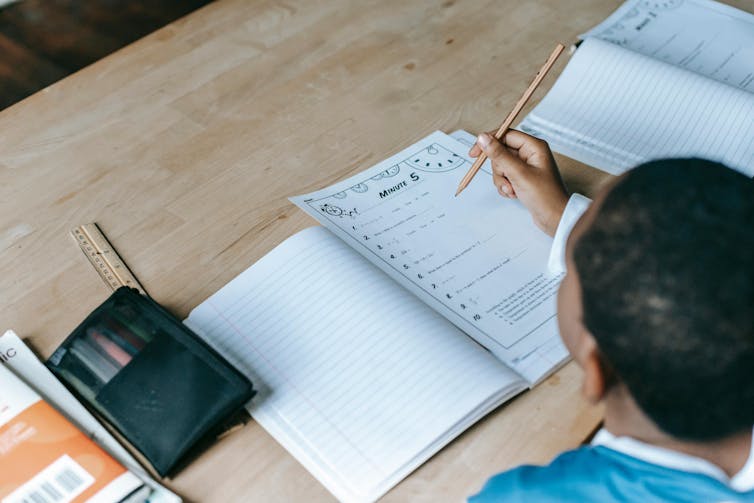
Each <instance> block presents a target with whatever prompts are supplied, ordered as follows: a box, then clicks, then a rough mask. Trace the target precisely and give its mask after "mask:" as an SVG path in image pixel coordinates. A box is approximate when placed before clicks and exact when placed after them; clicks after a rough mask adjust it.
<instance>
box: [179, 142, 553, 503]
mask: <svg viewBox="0 0 754 503" xmlns="http://www.w3.org/2000/svg"><path fill="white" fill-rule="evenodd" d="M473 138H474V137H473V136H471V135H469V134H468V133H465V132H463V131H459V132H456V133H454V137H452V136H449V135H446V134H444V133H442V132H439V131H438V132H435V133H432V134H431V135H429V136H427V137H426V138H423V139H422V140H420V141H418V142H417V143H415V144H413V145H411V146H410V147H408V148H406V149H405V150H403V151H401V152H399V153H398V154H396V155H394V156H392V157H390V158H388V159H386V160H384V161H382V162H380V163H378V164H377V165H375V166H373V167H371V168H369V169H367V170H365V171H363V172H361V173H359V174H357V175H355V176H353V177H350V178H348V179H347V180H344V181H341V182H339V183H336V184H334V185H332V186H330V187H327V188H325V189H322V190H319V191H316V192H313V193H310V194H306V195H302V196H297V197H293V198H292V201H293V202H294V203H295V204H297V205H298V206H299V207H300V208H301V209H302V210H303V211H305V212H306V213H308V214H309V215H311V216H313V217H314V218H315V219H316V220H318V221H319V222H320V223H321V224H322V226H320V227H311V228H308V229H305V230H303V231H301V232H299V233H298V234H295V235H294V236H292V237H290V238H289V239H287V240H286V241H284V242H283V243H282V244H280V245H279V246H278V247H277V248H275V249H274V250H272V251H271V252H270V253H268V254H267V255H265V256H264V257H262V258H261V259H260V260H259V261H258V262H256V263H255V264H254V265H252V266H251V267H249V268H248V269H247V270H245V271H244V272H243V273H241V274H240V275H239V276H238V277H236V278H235V279H233V280H232V281H230V282H229V283H228V284H227V285H225V286H224V287H223V288H221V289H220V290H219V291H218V292H216V293H215V294H213V295H212V296H211V297H209V298H208V299H207V300H206V301H204V302H202V303H201V304H200V305H199V306H197V307H196V308H195V309H194V310H192V311H191V313H190V314H189V316H188V318H187V319H186V320H185V323H186V324H187V325H188V326H189V327H190V328H192V329H193V330H194V331H195V332H196V333H197V334H198V335H199V336H201V337H203V338H204V339H205V340H206V341H207V342H208V343H209V344H210V345H211V346H213V347H214V348H215V349H216V350H217V351H218V352H220V353H221V354H222V355H223V356H224V357H225V358H226V359H228V360H229V361H230V362H231V363H233V364H234V365H236V367H237V368H238V369H240V370H241V371H242V372H244V373H246V374H247V375H248V376H249V377H250V378H251V379H252V381H253V382H255V383H258V384H259V388H260V391H259V395H258V397H257V398H256V399H255V400H254V401H253V402H252V403H251V404H249V411H250V413H251V415H252V417H253V418H254V419H255V420H256V421H257V422H258V423H259V424H260V425H261V426H262V427H264V428H265V429H266V430H267V431H268V432H269V433H270V434H271V435H272V436H273V437H274V438H275V439H276V440H277V441H278V442H279V443H280V444H282V445H283V447H285V448H286V449H287V450H288V451H289V452H290V453H291V454H292V455H293V456H295V457H296V458H297V459H298V460H299V461H300V462H301V463H302V464H303V465H304V467H306V468H307V469H308V470H309V471H310V472H311V473H312V474H313V475H314V476H315V477H316V478H317V479H318V480H319V481H320V482H321V483H322V484H323V485H324V486H325V487H327V489H329V490H330V491H331V492H332V493H333V494H334V495H335V496H336V497H337V498H338V499H340V500H342V501H373V500H375V499H377V498H378V497H380V496H381V495H383V494H384V493H385V492H387V491H388V490H389V489H390V488H391V487H393V486H394V485H395V484H397V483H398V482H399V481H400V480H401V479H403V478H404V477H406V476H407V475H408V474H409V473H410V472H411V471H413V470H414V469H416V468H417V467H418V466H420V465H421V464H422V463H423V462H424V461H426V460H427V459H428V458H429V457H431V456H432V455H433V454H434V453H435V452H437V451H438V450H439V449H441V448H442V447H443V446H444V445H445V444H447V443H448V442H450V440H452V439H453V438H455V437H456V436H457V435H459V434H460V433H461V432H463V431H464V430H465V429H467V428H468V427H469V426H470V425H472V424H473V423H474V422H476V421H477V420H479V419H480V418H481V417H483V416H484V415H485V414H487V413H489V412H490V411H491V410H493V409H494V408H495V407H497V406H499V405H500V404H502V403H503V402H505V401H506V400H508V399H510V398H511V397H513V396H514V395H516V394H518V393H520V392H521V391H523V390H525V389H527V388H529V387H530V386H533V385H535V384H536V383H538V382H539V381H541V380H542V379H543V378H544V377H546V376H547V375H548V374H549V373H551V372H552V371H553V370H555V369H556V368H557V367H558V366H560V365H561V364H562V363H564V362H565V361H566V360H567V358H568V354H567V351H566V350H565V348H564V347H563V345H562V343H561V341H560V338H559V335H558V330H557V323H556V299H555V296H556V292H557V288H558V285H559V282H560V279H561V275H560V274H551V273H550V272H548V270H547V259H548V255H549V250H550V245H551V239H550V238H549V237H548V236H546V235H545V234H544V233H542V232H540V231H539V230H538V229H537V228H536V227H535V226H534V224H533V223H532V220H531V217H530V215H529V214H528V212H527V211H526V209H525V208H524V207H523V206H522V205H521V204H520V203H519V202H518V201H516V200H510V199H504V198H501V197H500V196H499V195H498V194H497V192H496V191H495V190H494V187H493V186H492V181H491V172H490V166H489V162H488V163H487V164H486V165H484V166H483V167H482V170H481V171H480V173H479V174H478V175H477V177H476V178H475V179H474V181H473V183H472V184H471V185H469V187H468V188H467V189H466V190H465V191H464V193H463V194H462V196H461V197H458V198H455V197H454V193H455V189H456V187H457V185H458V181H459V180H460V179H461V177H462V176H463V174H464V173H466V171H467V170H468V168H469V167H470V166H471V164H472V163H471V159H469V158H468V157H467V152H468V150H469V147H468V143H469V142H470V141H471V142H473ZM463 142H466V144H464V143H463Z"/></svg>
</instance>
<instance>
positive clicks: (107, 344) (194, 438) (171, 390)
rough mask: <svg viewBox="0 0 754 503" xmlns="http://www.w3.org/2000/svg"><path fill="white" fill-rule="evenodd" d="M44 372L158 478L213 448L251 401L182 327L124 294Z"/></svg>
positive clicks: (244, 383)
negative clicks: (198, 452) (230, 421)
mask: <svg viewBox="0 0 754 503" xmlns="http://www.w3.org/2000/svg"><path fill="white" fill-rule="evenodd" d="M47 366H48V367H49V368H50V369H51V370H52V372H53V373H55V375H56V376H58V378H60V379H61V380H62V381H63V382H64V383H65V384H66V386H68V387H69V388H70V389H71V390H72V391H73V392H74V394H76V395H77V396H78V398H79V399H80V400H82V401H83V402H84V403H85V404H87V405H88V407H89V408H90V409H92V410H93V411H94V412H95V413H97V414H98V415H99V416H100V417H101V418H102V419H104V421H105V422H106V423H108V424H109V426H111V427H112V429H114V430H115V431H116V432H117V434H118V436H119V437H120V438H121V439H122V440H125V443H126V444H127V446H130V447H131V448H132V450H133V449H135V450H136V451H138V452H137V453H136V454H137V457H139V459H140V460H142V461H143V462H146V464H147V467H148V468H151V469H152V470H153V471H154V472H156V473H157V474H158V475H159V476H161V477H164V476H168V475H171V474H173V473H174V472H175V471H176V470H177V469H178V468H179V467H180V466H182V465H183V464H184V462H185V461H186V460H187V458H189V457H190V454H192V453H195V452H196V450H197V449H199V450H200V449H201V448H202V447H204V446H205V445H206V444H208V443H209V442H211V441H212V440H214V438H215V437H216V436H217V434H219V433H221V432H222V429H223V428H224V427H225V426H227V420H228V419H229V418H231V417H232V416H233V415H235V414H237V413H238V412H239V411H240V410H241V409H242V408H243V406H244V404H246V403H247V402H248V401H249V400H250V399H251V398H252V396H253V395H254V389H253V387H252V384H251V382H249V380H248V379H247V378H246V377H245V376H243V375H242V374H241V373H240V372H238V371H237V370H236V369H235V368H233V367H232V366H231V365H230V364H229V363H228V362H227V361H226V360H224V359H223V358H222V357H221V356H220V355H219V354H217V353H216V352H215V351H214V350H213V349H211V348H210V347H209V346H207V345H206V344H205V343H204V342H203V341H202V340H201V339H199V338H198V337H197V336H196V335H195V334H194V333H193V332H192V331H191V330H190V329H189V328H188V327H186V326H185V325H184V324H183V323H181V322H180V321H179V320H178V319H176V318H175V317H174V316H173V315H171V314H170V313H169V312H168V311H166V310H165V309H164V308H163V307H162V306H160V305H159V304H158V303H156V302H155V301H153V300H152V299H150V298H149V297H146V296H143V295H141V294H139V292H138V291H137V290H135V289H131V288H127V287H122V288H119V289H118V290H116V291H115V292H114V293H113V294H112V295H111V296H110V297H109V298H108V299H107V300H106V301H105V302H104V303H103V304H102V305H101V306H99V307H98V308H97V309H95V310H94V311H93V312H92V313H91V314H90V315H89V316H88V317H87V318H86V319H85V320H84V322H83V323H81V324H80V325H79V326H78V327H77V328H76V330H74V331H73V333H72V334H71V335H70V336H69V337H68V338H67V339H66V340H65V341H64V342H63V344H61V345H60V347H59V348H58V349H57V350H56V351H55V352H54V353H53V355H52V356H51V357H50V359H49V360H48V361H47ZM139 454H140V456H139Z"/></svg>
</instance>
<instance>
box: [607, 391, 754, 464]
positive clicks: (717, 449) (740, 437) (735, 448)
mask: <svg viewBox="0 0 754 503" xmlns="http://www.w3.org/2000/svg"><path fill="white" fill-rule="evenodd" d="M605 429H606V430H607V431H609V432H610V433H612V434H613V435H615V436H625V437H632V438H634V439H636V440H639V441H641V442H644V443H647V444H651V445H655V446H658V447H663V448H666V449H672V450H674V451H678V452H683V453H685V454H689V455H691V456H696V457H699V458H702V459H705V460H707V461H709V462H710V463H712V464H714V465H716V466H718V467H719V468H721V469H722V470H723V471H724V472H725V473H726V474H727V475H728V477H732V476H733V475H735V474H736V473H738V472H739V471H740V470H741V468H743V466H744V464H746V460H747V459H748V458H749V454H750V452H751V442H752V432H751V429H750V428H749V429H748V430H747V431H744V432H742V433H739V434H736V435H731V436H729V437H726V438H724V439H722V440H717V441H711V442H688V441H684V440H678V439H676V438H674V437H672V436H670V435H668V434H667V433H664V432H663V431H662V430H660V429H659V428H658V427H657V426H656V425H655V424H654V422H653V421H652V420H651V419H649V417H647V415H646V414H644V412H643V411H642V410H641V409H640V408H639V406H638V405H636V402H635V401H634V399H633V397H632V396H631V394H630V393H629V392H628V390H626V388H625V387H624V386H621V385H616V386H613V388H612V389H611V390H610V391H609V392H608V394H607V396H606V397H605Z"/></svg>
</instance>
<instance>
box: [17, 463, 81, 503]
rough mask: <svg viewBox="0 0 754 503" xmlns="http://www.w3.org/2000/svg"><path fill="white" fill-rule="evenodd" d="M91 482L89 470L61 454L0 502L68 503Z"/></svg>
mask: <svg viewBox="0 0 754 503" xmlns="http://www.w3.org/2000/svg"><path fill="white" fill-rule="evenodd" d="M93 483H94V477H92V476H91V474H90V473H89V472H87V471H86V470H84V468H83V467H82V466H81V465H80V464H78V463H77V462H76V461H74V460H73V459H72V458H71V457H70V456H68V455H63V456H62V457H60V458H58V459H57V460H56V461H54V462H53V463H52V464H51V465H49V466H48V467H47V468H45V469H44V470H42V471H41V472H39V473H38V474H36V475H35V476H34V478H32V479H31V480H29V481H28V482H26V483H25V484H24V485H22V486H21V487H19V488H18V489H16V490H15V491H13V492H12V493H11V494H9V495H8V496H6V497H5V498H3V501H2V503H69V502H71V501H73V499H74V498H75V497H76V496H78V495H79V494H81V493H82V492H84V491H85V490H86V489H87V488H88V487H89V486H91V485H92V484H93Z"/></svg>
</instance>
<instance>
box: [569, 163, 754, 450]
mask: <svg viewBox="0 0 754 503" xmlns="http://www.w3.org/2000/svg"><path fill="white" fill-rule="evenodd" d="M573 258H574V262H575V265H576V271H577V273H578V275H579V278H580V283H581V294H582V301H583V307H584V325H585V326H586V327H587V329H588V330H589V331H590V332H591V333H592V335H593V336H594V337H595V339H596V342H597V346H598V347H599V351H600V353H601V356H602V358H603V359H604V360H606V361H605V362H604V363H605V365H606V368H608V369H610V371H611V372H612V373H613V374H614V376H615V378H616V379H617V380H619V381H621V382H623V383H624V384H625V385H626V386H627V388H628V390H629V392H630V393H631V394H632V396H633V397H634V399H635V400H636V402H637V404H638V405H639V407H641V409H642V410H643V411H644V412H645V413H646V414H647V415H648V416H649V417H650V418H651V419H652V420H653V421H654V422H655V423H656V424H657V426H659V427H660V429H662V430H663V431H665V432H666V433H668V434H670V435H672V436H674V437H676V438H679V439H686V440H697V441H708V440H716V439H721V438H724V437H727V436H729V435H732V434H735V433H738V432H742V431H745V430H746V429H749V428H751V427H752V424H754V181H752V180H751V179H750V178H747V177H746V176H744V175H742V174H740V173H738V172H736V171H733V170H732V169H729V168H727V167H726V166H724V165H722V164H719V163H716V162H712V161H706V160H702V159H666V160H658V161H653V162H648V163H646V164H643V165H640V166H638V167H636V168H634V169H633V170H631V171H629V172H628V173H627V174H626V175H624V177H623V178H621V179H620V180H619V181H618V182H617V183H616V185H615V186H614V187H612V189H610V190H609V192H608V193H607V194H606V196H605V197H604V199H603V201H602V205H601V206H600V207H599V208H598V210H597V213H596V215H595V217H594V220H593V221H592V223H591V224H590V225H589V227H588V228H586V229H585V231H584V232H583V234H582V235H581V236H580V237H579V238H578V239H577V241H576V242H575V243H574V248H573Z"/></svg>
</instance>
